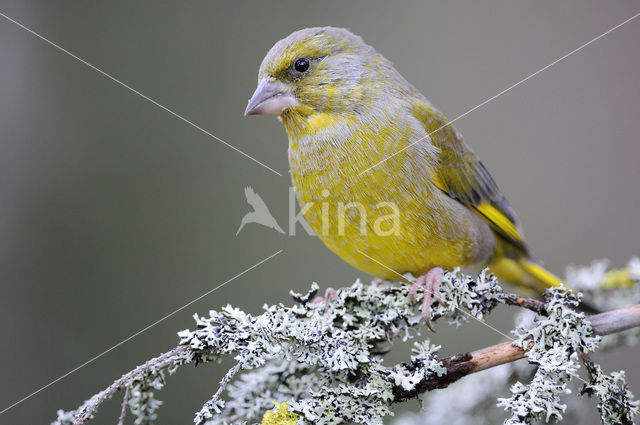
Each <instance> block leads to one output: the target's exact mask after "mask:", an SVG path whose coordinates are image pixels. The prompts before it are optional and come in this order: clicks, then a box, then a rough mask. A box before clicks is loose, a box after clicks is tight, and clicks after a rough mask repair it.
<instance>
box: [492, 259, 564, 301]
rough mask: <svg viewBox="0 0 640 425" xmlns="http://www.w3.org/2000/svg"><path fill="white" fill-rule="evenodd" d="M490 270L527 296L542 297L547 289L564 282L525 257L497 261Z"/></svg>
mask: <svg viewBox="0 0 640 425" xmlns="http://www.w3.org/2000/svg"><path fill="white" fill-rule="evenodd" d="M489 270H490V271H491V272H492V273H494V274H495V275H496V276H498V279H500V280H501V281H503V282H506V283H509V284H511V285H513V286H516V287H517V288H518V289H521V290H522V292H526V293H527V295H535V296H538V295H541V294H542V293H543V292H544V291H545V289H547V288H550V287H553V286H558V285H560V283H561V282H562V280H561V279H560V278H559V277H558V276H556V275H554V274H553V273H551V272H549V271H548V270H546V269H545V268H544V267H542V266H541V265H539V264H537V263H535V262H534V261H532V260H530V259H527V258H524V257H523V258H519V259H512V258H506V257H502V258H499V259H496V260H495V261H493V262H492V263H491V264H490V265H489Z"/></svg>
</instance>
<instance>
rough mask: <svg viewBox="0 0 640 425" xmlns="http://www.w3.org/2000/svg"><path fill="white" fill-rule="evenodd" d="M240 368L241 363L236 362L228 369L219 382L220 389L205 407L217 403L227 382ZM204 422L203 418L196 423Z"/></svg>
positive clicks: (200, 424)
mask: <svg viewBox="0 0 640 425" xmlns="http://www.w3.org/2000/svg"><path fill="white" fill-rule="evenodd" d="M241 368H242V363H241V362H238V363H236V365H235V366H234V367H232V368H231V369H229V371H228V372H227V373H226V374H225V375H224V376H223V377H222V380H221V381H220V388H218V391H216V393H215V394H214V395H213V397H211V399H210V400H209V401H208V402H207V403H206V404H205V406H207V405H209V406H213V405H214V404H215V402H216V401H218V399H219V398H220V396H221V395H222V393H223V392H224V390H225V388H227V385H228V384H229V382H230V381H231V380H232V379H233V377H234V376H235V375H236V373H238V371H239V370H240V369H241ZM205 422H207V420H206V419H204V418H203V419H202V420H201V421H200V422H198V425H202V424H204V423H205Z"/></svg>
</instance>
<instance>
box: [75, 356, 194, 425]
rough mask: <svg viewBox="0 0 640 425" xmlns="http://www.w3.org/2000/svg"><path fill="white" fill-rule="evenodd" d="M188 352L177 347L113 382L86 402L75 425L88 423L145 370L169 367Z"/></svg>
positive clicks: (78, 412) (77, 414)
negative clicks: (99, 409)
mask: <svg viewBox="0 0 640 425" xmlns="http://www.w3.org/2000/svg"><path fill="white" fill-rule="evenodd" d="M187 350H188V347H187V346H183V345H180V346H177V347H175V348H174V349H172V350H169V351H167V352H166V353H163V354H160V355H159V356H158V357H156V358H153V359H151V360H149V361H147V362H145V363H144V364H141V365H140V366H138V367H136V368H135V369H133V370H132V371H130V372H127V373H125V374H124V375H122V377H120V378H119V379H117V380H116V381H114V382H113V384H111V385H109V386H108V387H107V388H105V389H104V390H102V391H100V392H99V393H98V394H96V395H94V396H93V397H91V398H90V399H89V400H87V401H85V402H84V403H83V404H82V405H81V406H80V407H79V408H78V409H77V410H76V414H75V416H76V419H75V421H74V422H73V423H74V425H82V424H84V423H85V422H87V421H88V420H89V419H91V417H92V416H93V413H94V412H95V410H96V409H97V408H98V406H100V405H101V404H102V403H103V402H104V401H105V400H108V399H110V398H111V397H113V395H114V394H115V393H117V392H119V391H121V390H122V388H125V387H126V386H127V382H128V381H129V380H131V379H132V378H134V377H135V376H136V375H138V374H140V373H142V372H144V371H145V370H147V369H149V368H151V367H156V368H163V367H167V366H169V365H170V364H171V363H172V362H173V357H174V356H176V355H178V354H180V353H183V352H185V351H187Z"/></svg>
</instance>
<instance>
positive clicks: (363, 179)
mask: <svg viewBox="0 0 640 425" xmlns="http://www.w3.org/2000/svg"><path fill="white" fill-rule="evenodd" d="M315 115H316V116H310V117H307V118H306V119H304V120H303V119H302V118H299V120H301V122H296V123H292V122H287V120H286V119H284V120H283V122H284V123H285V126H286V127H287V133H288V136H289V163H290V169H291V178H292V182H293V186H294V190H295V193H296V196H297V197H298V201H299V204H300V208H301V209H302V210H303V211H304V216H305V219H306V220H307V221H308V223H309V225H310V226H311V227H312V228H313V230H314V231H315V233H316V234H317V235H318V237H319V238H320V239H321V240H322V241H323V242H324V243H325V244H326V245H327V246H328V247H329V248H330V249H331V250H332V251H334V252H335V253H336V254H337V255H339V256H340V257H341V258H343V259H344V260H345V261H347V262H348V263H350V264H351V265H353V266H354V267H356V268H359V269H360V270H363V271H365V272H367V273H370V274H372V275H375V276H380V277H386V278H394V277H397V276H395V272H392V271H390V269H393V270H394V271H397V272H406V271H411V272H416V273H419V272H423V271H426V270H428V269H429V268H431V267H435V266H445V267H446V266H454V265H459V264H460V261H462V260H465V261H466V262H468V263H471V262H476V261H475V259H476V258H475V257H477V256H478V255H477V252H474V251H476V246H475V244H474V240H475V239H476V237H475V236H476V235H473V234H470V233H473V232H474V231H476V230H477V227H478V223H477V222H476V220H475V218H474V217H472V215H473V214H469V211H468V210H467V209H466V208H464V207H462V206H461V205H460V204H459V203H457V202H456V201H453V200H452V199H450V198H448V197H447V196H445V195H443V194H442V192H440V191H439V190H438V189H436V188H435V186H434V185H433V184H432V183H431V165H432V161H433V152H432V151H431V150H430V148H431V146H430V144H428V142H426V143H423V144H420V145H411V143H412V142H413V141H415V140H418V138H419V137H421V133H420V131H419V130H418V129H415V128H414V126H413V123H411V122H405V123H403V122H402V121H401V120H393V121H389V122H386V123H384V122H381V121H376V122H374V123H373V124H369V125H368V124H367V123H363V122H362V121H361V120H358V119H357V118H355V117H351V118H350V117H334V116H331V115H330V114H315ZM430 161H431V162H430ZM372 166H374V167H373V168H371V167H372ZM480 225H481V226H482V225H483V224H480Z"/></svg>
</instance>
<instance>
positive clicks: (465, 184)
mask: <svg viewBox="0 0 640 425" xmlns="http://www.w3.org/2000/svg"><path fill="white" fill-rule="evenodd" d="M414 115H415V117H416V118H418V119H419V120H420V122H421V123H422V124H423V126H424V128H425V130H426V131H427V133H428V134H429V135H430V138H431V141H432V143H433V145H434V146H436V147H437V148H438V149H439V150H440V154H439V164H438V167H436V168H435V171H434V175H433V180H434V182H435V184H436V186H437V187H438V188H439V189H440V190H442V191H443V192H445V193H446V194H448V195H449V196H451V197H452V198H454V199H457V200H458V201H459V202H461V203H462V204H463V205H465V206H466V207H467V208H469V209H471V210H472V211H473V212H475V213H476V214H478V215H479V216H480V217H481V218H482V219H483V220H485V221H486V222H487V223H488V224H489V225H490V226H491V228H492V229H493V231H494V232H495V233H496V234H497V235H498V236H500V237H501V239H503V240H504V241H505V242H507V244H508V245H510V247H509V248H512V249H508V251H512V250H513V248H515V252H510V253H509V252H505V254H506V255H509V254H511V255H509V256H522V255H525V256H527V257H529V256H530V254H529V251H528V249H527V246H526V244H525V242H524V237H523V235H522V232H521V230H520V225H519V223H518V217H517V216H516V214H515V212H514V211H513V209H512V208H511V206H510V205H509V203H508V202H507V200H506V199H505V197H504V195H502V193H501V192H500V189H498V186H497V185H496V182H495V181H494V180H493V178H492V177H491V175H490V174H489V172H488V171H487V169H486V168H485V167H484V165H483V164H482V162H480V159H479V158H478V157H477V156H476V154H475V153H474V152H473V151H472V150H471V148H470V147H469V146H467V145H466V143H464V141H463V140H462V137H461V136H460V135H459V134H458V132H457V131H456V130H455V128H453V126H452V125H447V121H446V118H445V117H444V116H443V115H442V114H441V113H440V112H438V111H437V110H434V109H433V108H432V107H430V106H429V105H428V104H426V103H424V102H422V101H417V102H416V103H415V105H414Z"/></svg>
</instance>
